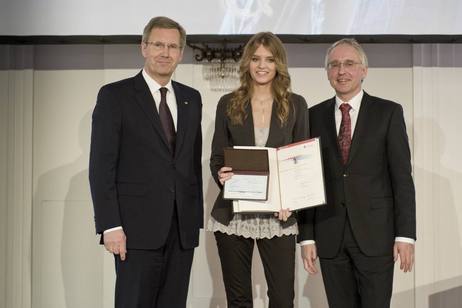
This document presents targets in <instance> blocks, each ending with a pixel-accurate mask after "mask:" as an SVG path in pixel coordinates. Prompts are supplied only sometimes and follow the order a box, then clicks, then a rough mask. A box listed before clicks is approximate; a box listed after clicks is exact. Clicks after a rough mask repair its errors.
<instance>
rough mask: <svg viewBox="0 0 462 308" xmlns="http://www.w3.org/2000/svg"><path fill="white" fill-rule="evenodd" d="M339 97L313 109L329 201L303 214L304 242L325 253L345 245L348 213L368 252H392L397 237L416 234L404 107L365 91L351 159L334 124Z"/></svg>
mask: <svg viewBox="0 0 462 308" xmlns="http://www.w3.org/2000/svg"><path fill="white" fill-rule="evenodd" d="M334 112H335V98H332V99H329V100H327V101H325V102H322V103H320V104H319V105H316V106H313V107H312V108H310V128H311V134H312V136H313V137H317V136H319V137H321V143H322V156H323V162H324V176H325V184H326V194H327V205H324V206H321V207H318V208H315V209H309V210H305V211H304V212H303V213H302V214H300V215H299V220H300V221H299V229H300V234H299V238H298V239H299V240H315V241H316V247H317V250H318V255H319V256H320V257H325V258H330V257H334V256H335V255H336V254H337V253H338V251H339V248H340V245H341V242H342V238H343V231H344V226H345V222H346V217H347V215H346V214H347V213H348V217H349V219H350V223H351V227H352V230H353V233H354V236H355V238H356V240H357V242H358V245H359V247H360V249H361V251H362V252H363V253H365V254H366V255H369V256H383V255H390V254H392V251H393V249H392V248H393V244H394V238H395V237H396V236H402V237H408V238H413V239H415V238H416V222H415V191H414V183H413V180H412V176H411V163H410V159H411V157H410V151H409V144H408V138H407V134H406V127H405V123H404V117H403V109H402V107H401V105H399V104H396V103H394V102H391V101H387V100H384V99H381V98H378V97H373V96H369V95H368V94H367V93H364V96H363V99H362V102H361V107H360V110H359V114H358V119H357V122H356V128H355V131H354V134H353V139H352V145H351V148H350V155H349V161H348V163H347V164H346V165H345V166H343V164H342V162H341V158H340V152H339V149H338V144H337V132H336V127H335V113H334Z"/></svg>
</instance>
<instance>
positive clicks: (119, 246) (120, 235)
mask: <svg viewBox="0 0 462 308" xmlns="http://www.w3.org/2000/svg"><path fill="white" fill-rule="evenodd" d="M103 241H104V247H105V248H106V250H107V251H109V252H110V253H113V254H115V255H118V254H120V259H121V260H122V261H125V254H126V253H127V248H126V241H127V238H126V237H125V233H124V231H123V230H122V229H119V230H114V231H110V232H106V233H104V235H103Z"/></svg>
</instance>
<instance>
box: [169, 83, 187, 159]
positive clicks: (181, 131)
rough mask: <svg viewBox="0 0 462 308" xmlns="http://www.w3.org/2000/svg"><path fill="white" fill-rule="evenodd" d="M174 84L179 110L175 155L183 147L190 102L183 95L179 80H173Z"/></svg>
mask: <svg viewBox="0 0 462 308" xmlns="http://www.w3.org/2000/svg"><path fill="white" fill-rule="evenodd" d="M172 86H173V91H175V98H176V106H177V110H178V118H177V125H176V127H177V128H176V145H175V155H177V153H179V150H180V149H181V146H182V145H183V142H184V138H185V132H186V130H187V127H188V120H189V110H190V109H189V108H190V102H188V101H187V99H186V97H184V96H183V93H182V91H180V87H179V85H178V83H177V82H175V81H172Z"/></svg>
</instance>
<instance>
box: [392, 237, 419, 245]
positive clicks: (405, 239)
mask: <svg viewBox="0 0 462 308" xmlns="http://www.w3.org/2000/svg"><path fill="white" fill-rule="evenodd" d="M395 242H402V243H409V244H412V245H414V244H415V240H414V239H413V238H409V237H400V236H398V237H395Z"/></svg>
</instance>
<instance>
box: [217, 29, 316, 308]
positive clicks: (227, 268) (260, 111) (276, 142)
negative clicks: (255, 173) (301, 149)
mask: <svg viewBox="0 0 462 308" xmlns="http://www.w3.org/2000/svg"><path fill="white" fill-rule="evenodd" d="M239 74H240V86H239V88H238V89H237V90H235V91H234V92H232V93H230V94H227V95H224V96H223V97H222V98H221V99H220V101H219V102H218V106H217V111H216V118H215V132H214V136H213V141H212V154H211V158H210V169H211V172H212V176H213V177H214V179H215V181H216V183H217V184H218V186H219V187H220V189H221V192H220V194H219V196H218V197H217V199H216V201H215V204H214V207H213V209H212V213H211V218H210V221H209V226H208V228H209V230H211V231H213V232H214V234H215V239H216V241H217V246H218V253H219V256H220V261H221V267H222V272H223V280H224V285H225V289H226V297H227V302H228V307H230V308H233V307H252V306H253V305H252V303H253V297H252V282H251V267H252V253H253V248H254V244H255V242H256V243H257V246H258V250H259V253H260V256H261V260H262V262H263V267H264V271H265V277H266V281H267V284H268V297H269V307H270V308H273V307H274V308H286V307H287V308H288V307H293V301H294V268H295V241H296V240H295V237H296V234H297V232H298V230H297V223H296V219H295V217H294V216H293V215H291V214H292V213H291V212H289V211H288V210H281V211H280V212H279V213H275V214H274V215H273V214H271V213H270V214H238V213H236V214H233V211H232V202H231V201H230V200H224V199H223V196H222V194H223V191H222V188H223V184H224V182H225V181H227V180H228V179H230V178H231V177H232V175H233V174H232V170H231V168H230V167H227V166H224V157H223V149H224V148H225V147H232V146H237V145H240V146H266V147H280V146H283V145H286V144H290V143H293V142H297V141H300V140H304V139H307V138H308V136H309V128H308V107H307V104H306V102H305V99H304V98H303V97H302V96H300V95H297V94H295V93H292V92H291V91H290V76H289V73H288V70H287V57H286V52H285V49H284V46H283V45H282V42H281V41H280V40H279V38H277V37H276V36H275V35H274V34H272V33H270V32H261V33H257V34H255V35H254V36H253V37H252V38H251V39H250V40H249V42H248V43H247V45H246V46H245V48H244V52H243V56H242V59H241V62H240V73H239Z"/></svg>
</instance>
